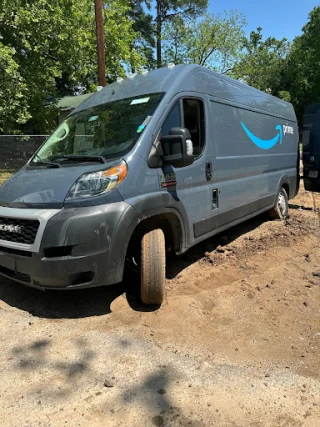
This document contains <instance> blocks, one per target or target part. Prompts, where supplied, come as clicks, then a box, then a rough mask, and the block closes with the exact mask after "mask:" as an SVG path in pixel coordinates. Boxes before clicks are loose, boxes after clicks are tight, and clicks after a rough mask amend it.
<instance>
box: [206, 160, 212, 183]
mask: <svg viewBox="0 0 320 427" xmlns="http://www.w3.org/2000/svg"><path fill="white" fill-rule="evenodd" d="M206 178H207V181H211V180H212V162H206Z"/></svg>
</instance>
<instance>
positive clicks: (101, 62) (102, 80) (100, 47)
mask: <svg viewBox="0 0 320 427" xmlns="http://www.w3.org/2000/svg"><path fill="white" fill-rule="evenodd" d="M94 2H95V12H96V35H97V52H98V70H99V71H98V74H99V86H106V61H105V55H104V35H103V5H102V2H103V0H94Z"/></svg>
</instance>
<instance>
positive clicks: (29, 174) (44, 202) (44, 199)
mask: <svg viewBox="0 0 320 427" xmlns="http://www.w3.org/2000/svg"><path fill="white" fill-rule="evenodd" d="M117 162H118V161H114V160H113V161H110V162H108V163H104V164H93V165H90V166H88V164H86V165H81V166H80V165H79V166H78V165H77V166H67V167H61V168H54V169H52V168H41V167H38V168H32V169H31V168H28V167H24V168H23V169H21V170H20V171H19V172H17V173H16V174H14V175H13V176H12V177H11V178H9V179H8V180H7V181H6V182H5V183H4V184H3V185H2V186H0V206H8V207H21V208H24V207H25V208H49V207H50V208H52V209H60V208H62V207H63V205H64V200H65V198H66V196H67V194H68V192H69V190H70V188H71V187H72V185H73V184H74V183H75V181H76V180H77V179H78V178H79V177H80V176H81V175H83V174H84V173H89V172H95V171H99V170H104V169H109V168H110V167H112V166H113V165H114V164H115V163H117Z"/></svg>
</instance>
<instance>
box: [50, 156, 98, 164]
mask: <svg viewBox="0 0 320 427" xmlns="http://www.w3.org/2000/svg"><path fill="white" fill-rule="evenodd" d="M60 159H61V160H62V159H65V160H75V161H78V162H82V161H87V162H96V161H98V162H100V163H106V159H105V158H104V157H103V156H90V155H86V154H65V155H63V156H56V157H54V158H53V160H60Z"/></svg>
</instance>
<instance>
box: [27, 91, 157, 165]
mask: <svg viewBox="0 0 320 427" xmlns="http://www.w3.org/2000/svg"><path fill="white" fill-rule="evenodd" d="M162 97H163V93H153V94H150V95H143V97H142V96H140V97H138V98H137V97H135V98H127V99H122V100H119V101H114V102H109V103H107V104H103V105H98V106H95V107H92V108H87V109H85V110H83V111H79V112H78V113H74V114H72V115H71V116H70V117H68V118H67V119H66V120H65V121H64V122H63V123H62V124H61V125H60V126H59V127H58V128H57V130H56V131H55V132H54V133H53V134H52V135H51V136H50V138H49V139H48V140H47V141H46V142H45V143H44V145H43V146H42V147H41V148H40V149H39V150H38V152H37V153H36V154H35V155H34V157H33V158H32V161H31V162H30V166H42V167H51V168H52V167H59V166H62V165H66V166H67V165H71V164H75V163H89V162H90V163H91V162H96V163H104V162H105V160H106V159H116V158H119V157H121V156H123V155H125V154H126V153H128V152H129V151H130V150H131V149H132V148H133V146H134V145H135V143H136V142H137V140H138V138H139V136H140V135H141V133H142V132H143V130H144V129H145V127H146V126H147V124H148V122H149V121H150V119H151V117H152V115H153V114H154V112H155V110H156V108H157V107H158V105H159V103H160V101H161V99H162Z"/></svg>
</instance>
